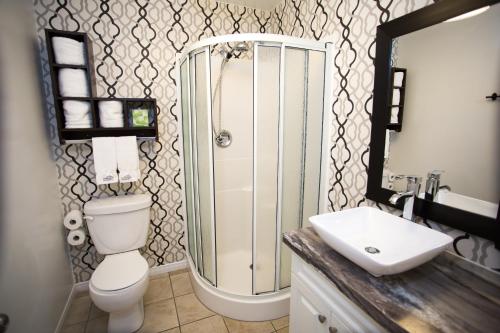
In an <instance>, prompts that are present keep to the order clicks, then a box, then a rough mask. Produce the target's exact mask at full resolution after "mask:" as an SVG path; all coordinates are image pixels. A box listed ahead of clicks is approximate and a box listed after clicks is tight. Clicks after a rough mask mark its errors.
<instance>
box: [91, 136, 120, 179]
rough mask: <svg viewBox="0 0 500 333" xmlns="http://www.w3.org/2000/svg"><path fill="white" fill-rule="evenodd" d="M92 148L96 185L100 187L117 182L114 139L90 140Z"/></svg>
mask: <svg viewBox="0 0 500 333" xmlns="http://www.w3.org/2000/svg"><path fill="white" fill-rule="evenodd" d="M92 148H93V153H94V169H95V175H96V183H97V184H98V185H101V184H109V183H116V182H118V173H117V169H118V164H117V161H116V138H109V137H102V138H92Z"/></svg>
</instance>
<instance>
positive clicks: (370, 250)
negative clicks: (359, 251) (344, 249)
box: [365, 246, 380, 254]
mask: <svg viewBox="0 0 500 333" xmlns="http://www.w3.org/2000/svg"><path fill="white" fill-rule="evenodd" d="M365 251H366V252H368V253H371V254H375V253H380V250H379V249H377V248H376V247H373V246H367V247H365Z"/></svg>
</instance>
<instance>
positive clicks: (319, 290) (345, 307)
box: [290, 254, 386, 333]
mask: <svg viewBox="0 0 500 333" xmlns="http://www.w3.org/2000/svg"><path fill="white" fill-rule="evenodd" d="M291 289H292V291H291V299H290V332H291V333H323V332H324V333H348V332H352V333H361V332H369V333H376V332H386V330H384V329H383V328H382V327H380V325H378V324H377V323H376V322H375V321H374V320H373V319H372V318H371V317H370V316H369V315H368V314H366V313H365V312H364V311H363V310H361V309H360V308H358V307H357V306H356V305H355V304H354V303H352V302H351V301H350V300H349V299H348V298H347V297H346V296H344V295H343V294H342V293H341V292H340V291H339V290H338V289H337V287H335V285H334V284H333V283H332V282H330V281H328V279H326V278H325V277H324V276H323V275H322V274H321V273H320V272H319V271H317V270H316V269H315V268H313V267H312V266H311V265H309V264H307V263H306V262H304V261H303V260H302V259H301V258H300V257H298V256H297V255H295V254H294V255H293V258H292V287H291Z"/></svg>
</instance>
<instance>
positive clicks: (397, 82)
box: [393, 72, 405, 87]
mask: <svg viewBox="0 0 500 333" xmlns="http://www.w3.org/2000/svg"><path fill="white" fill-rule="evenodd" d="M404 77H405V73H404V72H395V73H394V83H393V84H394V86H395V87H401V86H403V78H404Z"/></svg>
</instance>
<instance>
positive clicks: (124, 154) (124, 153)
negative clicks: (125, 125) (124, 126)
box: [116, 136, 141, 183]
mask: <svg viewBox="0 0 500 333" xmlns="http://www.w3.org/2000/svg"><path fill="white" fill-rule="evenodd" d="M116 159H117V161H118V171H119V177H120V182H121V183H130V182H136V181H138V180H139V179H140V178H141V170H140V169H139V151H138V150H137V138H136V137H135V136H121V137H118V138H116Z"/></svg>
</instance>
